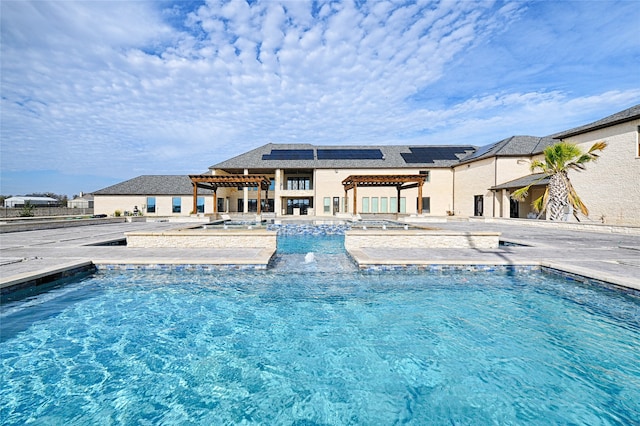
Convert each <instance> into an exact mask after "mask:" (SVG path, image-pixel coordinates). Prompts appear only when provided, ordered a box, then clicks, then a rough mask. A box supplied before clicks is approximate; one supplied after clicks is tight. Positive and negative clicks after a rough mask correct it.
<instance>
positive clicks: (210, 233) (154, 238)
mask: <svg viewBox="0 0 640 426" xmlns="http://www.w3.org/2000/svg"><path fill="white" fill-rule="evenodd" d="M125 235H126V237H127V247H143V248H156V247H158V248H161V247H162V248H176V247H183V248H184V247H188V248H238V247H240V248H265V249H273V250H275V249H276V232H273V231H266V230H263V229H256V230H205V229H203V230H183V231H169V232H128V233H126V234H125Z"/></svg>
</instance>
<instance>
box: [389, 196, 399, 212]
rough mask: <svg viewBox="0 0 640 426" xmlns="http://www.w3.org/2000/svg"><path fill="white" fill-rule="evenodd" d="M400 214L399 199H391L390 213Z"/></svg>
mask: <svg viewBox="0 0 640 426" xmlns="http://www.w3.org/2000/svg"><path fill="white" fill-rule="evenodd" d="M397 212H398V199H397V198H396V197H391V198H389V213H397Z"/></svg>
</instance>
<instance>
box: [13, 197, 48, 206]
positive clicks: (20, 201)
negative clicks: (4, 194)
mask: <svg viewBox="0 0 640 426" xmlns="http://www.w3.org/2000/svg"><path fill="white" fill-rule="evenodd" d="M27 202H28V203H29V204H31V205H32V206H35V207H57V206H58V205H60V201H59V200H56V199H55V198H51V197H9V198H7V199H5V200H4V206H5V207H24V205H25V203H27Z"/></svg>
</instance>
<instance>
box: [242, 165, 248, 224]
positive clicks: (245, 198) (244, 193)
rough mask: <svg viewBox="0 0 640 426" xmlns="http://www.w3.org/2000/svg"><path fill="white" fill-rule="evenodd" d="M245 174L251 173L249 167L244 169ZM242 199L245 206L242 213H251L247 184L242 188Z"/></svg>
mask: <svg viewBox="0 0 640 426" xmlns="http://www.w3.org/2000/svg"><path fill="white" fill-rule="evenodd" d="M244 174H245V175H248V174H249V169H244ZM242 200H243V204H244V207H243V208H242V213H249V188H247V187H246V186H245V187H243V188H242Z"/></svg>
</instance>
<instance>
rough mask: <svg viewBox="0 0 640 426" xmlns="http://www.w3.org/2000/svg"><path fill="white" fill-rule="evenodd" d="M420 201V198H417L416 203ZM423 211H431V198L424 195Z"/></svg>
mask: <svg viewBox="0 0 640 426" xmlns="http://www.w3.org/2000/svg"><path fill="white" fill-rule="evenodd" d="M419 202H420V199H419V198H416V204H418V203H419ZM418 207H419V206H418ZM422 213H431V198H430V197H422Z"/></svg>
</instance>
